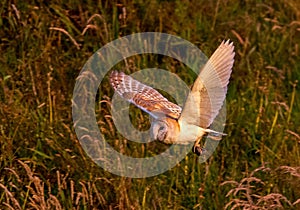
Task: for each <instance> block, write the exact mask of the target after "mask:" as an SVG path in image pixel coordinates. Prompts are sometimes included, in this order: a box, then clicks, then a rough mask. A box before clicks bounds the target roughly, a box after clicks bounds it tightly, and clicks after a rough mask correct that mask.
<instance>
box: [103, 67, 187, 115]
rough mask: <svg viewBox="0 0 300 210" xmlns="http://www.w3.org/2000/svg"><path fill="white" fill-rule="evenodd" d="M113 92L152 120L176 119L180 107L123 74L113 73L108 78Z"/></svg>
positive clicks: (179, 112)
mask: <svg viewBox="0 0 300 210" xmlns="http://www.w3.org/2000/svg"><path fill="white" fill-rule="evenodd" d="M109 80H110V84H111V86H112V87H113V88H114V90H115V91H116V92H117V93H118V94H119V95H120V96H121V97H122V98H124V99H126V100H127V101H129V102H130V103H133V104H134V105H136V106H137V107H138V108H140V109H142V110H143V111H145V112H147V113H148V114H150V115H151V116H152V117H154V118H160V117H162V116H167V117H171V118H173V119H178V117H179V116H180V114H181V107H180V106H178V105H176V104H174V103H172V102H170V101H168V99H166V98H165V97H163V96H162V95H161V94H160V93H159V92H158V91H156V90H155V89H153V88H151V87H149V86H147V85H144V84H142V83H140V82H139V81H137V80H134V79H133V78H132V77H130V76H128V75H126V74H124V73H123V72H117V71H113V72H112V73H111V74H110V77H109Z"/></svg>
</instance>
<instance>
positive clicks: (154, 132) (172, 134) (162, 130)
mask: <svg viewBox="0 0 300 210" xmlns="http://www.w3.org/2000/svg"><path fill="white" fill-rule="evenodd" d="M150 134H151V137H152V138H153V139H155V140H159V141H161V142H163V143H165V144H172V143H175V142H176V140H177V137H178V135H179V124H178V122H177V120H175V119H172V118H168V117H166V118H162V119H158V120H154V121H153V122H152V123H151V128H150Z"/></svg>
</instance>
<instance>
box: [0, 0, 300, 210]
mask: <svg viewBox="0 0 300 210" xmlns="http://www.w3.org/2000/svg"><path fill="white" fill-rule="evenodd" d="M0 11H1V16H0V28H1V30H0V38H1V41H0V54H1V56H0V133H1V134H0V146H1V158H0V209H299V208H300V188H299V186H300V117H299V116H300V85H299V82H298V80H299V78H300V60H299V57H300V52H299V43H300V7H299V4H297V1H296V0H279V1H262V0H260V1H254V0H244V1H237V0H233V1H226V0H213V1H204V0H200V1H199V0H192V1H186V0H184V1H179V0H172V1H165V0H146V1H141V0H132V1H98V2H96V1H79V0H72V1H68V0H65V1H60V0H55V1H50V2H46V1H18V2H17V3H16V1H11V0H4V1H2V2H1V6H0ZM148 31H149V32H150V31H151V32H164V33H169V34H174V35H177V36H180V37H182V38H183V39H186V40H189V41H190V42H192V43H194V44H195V45H197V46H198V47H199V48H200V49H201V50H203V51H204V52H205V53H206V54H207V55H210V54H211V53H212V52H213V51H214V50H215V49H216V47H217V46H218V45H219V43H220V42H221V41H222V40H223V39H228V38H230V39H231V40H232V41H233V42H234V44H235V46H236V48H235V49H236V57H235V58H236V59H235V60H236V61H235V64H234V69H233V73H232V77H231V82H230V85H229V90H228V95H227V123H226V127H225V132H226V133H227V134H228V135H227V136H226V137H224V138H223V140H222V141H221V142H220V144H219V145H218V147H217V149H216V151H215V152H214V154H213V156H211V157H210V158H209V160H208V161H207V162H206V163H202V164H199V163H198V162H197V157H196V155H194V154H192V153H189V154H188V155H187V156H186V158H185V159H184V160H182V161H181V162H180V163H179V164H177V165H176V166H175V167H174V168H172V169H171V170H169V171H167V172H165V173H163V174H160V175H157V176H154V177H149V178H140V179H133V178H126V177H119V176H117V175H114V174H111V173H109V172H107V171H105V170H104V169H102V168H101V167H98V166H97V165H96V164H95V163H93V162H92V161H91V159H90V158H89V157H88V156H87V155H86V154H85V152H84V151H83V149H82V148H81V146H80V143H79V141H78V139H77V137H76V135H75V131H74V128H73V122H72V109H71V98H72V93H73V88H74V85H75V82H76V77H77V76H78V75H79V72H80V70H81V69H82V67H83V65H84V64H85V62H86V61H87V60H88V58H89V57H90V56H91V55H92V54H93V53H94V52H96V51H97V50H98V49H99V48H101V47H102V46H103V45H105V44H106V43H108V42H110V41H112V40H114V39H117V38H119V37H121V36H125V35H129V34H132V33H137V32H148ZM142 58H143V59H139V58H138V57H133V58H131V59H129V60H128V65H129V67H130V68H129V70H130V71H131V72H134V71H137V70H138V69H142V68H150V67H157V66H158V67H161V68H164V69H167V70H169V71H172V72H175V73H177V74H178V75H179V76H180V77H182V78H184V79H185V81H186V82H187V83H188V84H191V82H192V81H191V80H190V79H189V77H188V76H186V75H184V73H182V72H186V71H183V70H182V69H184V68H186V67H184V66H183V65H181V64H178V62H176V61H170V62H166V61H168V60H167V58H163V60H161V61H160V62H158V60H157V59H156V60H155V59H154V60H153V61H154V62H152V60H151V59H152V58H149V59H150V60H149V59H148V60H147V57H142ZM149 65H151V66H149ZM101 90H103V91H102V93H103V94H102V95H101V94H100V95H99V101H102V102H103V104H104V105H103V106H102V107H101V110H98V111H99V112H100V111H101V114H102V116H103V117H102V118H99V121H98V122H99V125H100V127H101V129H103V131H104V133H105V135H107V136H108V137H109V141H110V143H111V144H112V145H113V146H114V147H115V148H119V150H120V151H121V152H122V149H124V148H126V151H125V152H128V150H129V152H131V153H132V154H133V155H134V154H136V153H137V154H142V155H144V154H145V151H143V152H142V150H143V149H144V146H145V145H144V146H143V145H141V146H135V145H133V146H130V145H131V144H130V143H129V142H126V141H124V138H122V137H121V136H120V135H119V134H118V133H117V131H116V130H115V128H114V127H113V121H112V119H111V117H110V106H109V103H110V100H111V97H112V95H113V90H112V88H111V87H110V86H109V85H108V83H107V81H106V82H105V81H104V83H103V84H101ZM132 113H133V114H135V115H136V116H137V117H135V120H133V121H134V122H133V123H134V124H135V125H141V127H140V129H146V128H147V126H149V122H148V120H147V118H145V115H143V113H142V112H139V111H138V110H136V109H134V108H132ZM157 147H158V144H156V143H153V144H151V145H150V146H149V148H150V149H152V150H153V151H155V148H157ZM159 147H161V145H159ZM146 150H147V147H146Z"/></svg>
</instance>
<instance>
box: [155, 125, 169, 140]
mask: <svg viewBox="0 0 300 210" xmlns="http://www.w3.org/2000/svg"><path fill="white" fill-rule="evenodd" d="M166 136H167V129H166V127H165V126H161V127H159V129H158V133H157V139H158V140H159V141H164V140H165V139H166Z"/></svg>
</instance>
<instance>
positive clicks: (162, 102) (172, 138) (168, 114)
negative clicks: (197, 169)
mask: <svg viewBox="0 0 300 210" xmlns="http://www.w3.org/2000/svg"><path fill="white" fill-rule="evenodd" d="M234 55H235V53H234V46H233V43H232V42H230V41H229V40H227V41H226V42H225V41H223V42H222V43H221V44H220V46H219V47H218V48H217V49H216V51H215V52H214V53H213V55H212V56H211V57H210V58H209V60H208V61H207V63H206V64H205V65H204V67H203V68H202V69H201V71H200V74H199V75H198V77H197V79H196V81H195V83H194V84H193V87H192V89H191V91H190V93H189V94H188V96H187V99H186V102H185V104H184V106H183V107H180V106H178V105H177V104H174V103H172V102H170V101H168V99H166V98H165V97H164V96H162V95H161V94H160V93H159V92H158V91H156V90H155V89H153V88H152V87H149V86H147V85H144V84H142V83H140V82H139V81H137V80H134V79H133V78H132V77H130V76H128V75H126V74H124V73H123V72H117V71H113V72H112V73H111V74H110V84H111V85H112V87H113V88H114V90H115V91H116V92H117V93H118V94H119V95H120V96H121V97H122V98H124V99H126V100H127V101H129V102H130V103H132V104H134V105H135V106H137V107H138V108H140V109H142V110H143V111H145V112H147V113H148V114H149V115H150V116H151V127H150V134H151V137H152V138H153V139H155V140H159V141H161V142H163V143H166V144H188V143H191V142H194V147H193V152H194V153H196V154H198V155H200V154H201V153H202V148H201V146H200V140H201V139H202V137H203V136H204V135H206V134H207V135H208V136H209V137H211V138H212V139H215V140H220V139H221V137H222V135H225V134H223V133H220V132H217V131H214V130H211V129H209V126H210V125H211V124H212V122H213V120H214V119H215V117H216V116H217V115H218V113H219V111H220V109H221V108H222V106H223V102H224V100H225V97H226V93H227V85H228V83H229V78H230V74H231V71H232V66H233V63H234Z"/></svg>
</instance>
